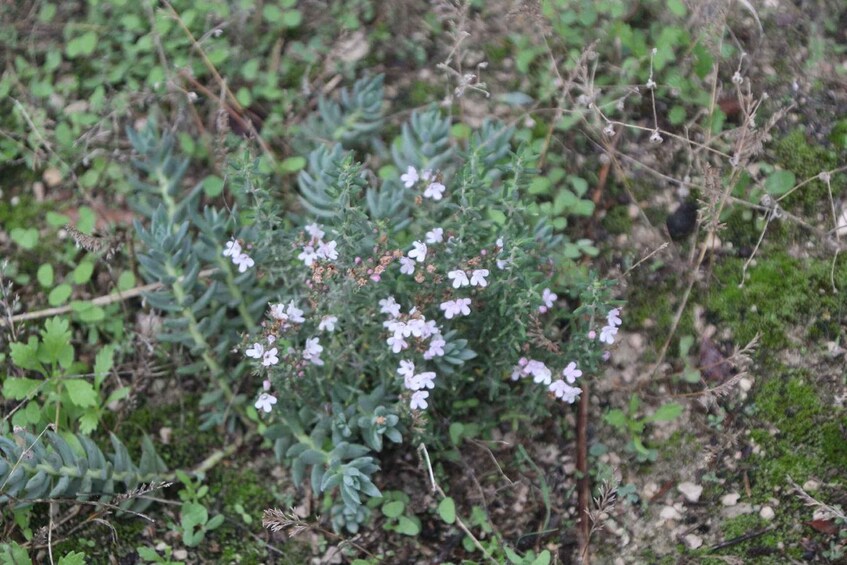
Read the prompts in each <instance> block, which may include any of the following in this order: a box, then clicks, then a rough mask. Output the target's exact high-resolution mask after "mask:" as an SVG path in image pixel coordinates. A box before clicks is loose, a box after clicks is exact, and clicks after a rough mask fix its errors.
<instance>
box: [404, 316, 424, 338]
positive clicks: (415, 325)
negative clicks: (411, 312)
mask: <svg viewBox="0 0 847 565" xmlns="http://www.w3.org/2000/svg"><path fill="white" fill-rule="evenodd" d="M406 330H408V332H409V335H411V336H414V337H423V335H424V333H426V331H427V327H426V320H423V319H421V318H412V319H411V320H409V321H408V322H406ZM406 337H409V336H406Z"/></svg>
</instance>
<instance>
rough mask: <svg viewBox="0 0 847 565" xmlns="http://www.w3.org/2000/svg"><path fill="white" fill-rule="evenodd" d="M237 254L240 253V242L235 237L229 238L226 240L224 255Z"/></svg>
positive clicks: (232, 255) (235, 255)
mask: <svg viewBox="0 0 847 565" xmlns="http://www.w3.org/2000/svg"><path fill="white" fill-rule="evenodd" d="M238 255H241V244H240V243H238V241H236V240H235V239H230V240H229V241H228V242H226V248H225V249H224V257H237V256H238Z"/></svg>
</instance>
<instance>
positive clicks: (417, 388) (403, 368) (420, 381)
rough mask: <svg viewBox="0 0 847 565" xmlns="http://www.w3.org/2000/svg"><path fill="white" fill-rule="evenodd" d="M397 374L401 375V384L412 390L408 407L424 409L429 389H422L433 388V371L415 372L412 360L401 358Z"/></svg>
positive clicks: (426, 404)
mask: <svg viewBox="0 0 847 565" xmlns="http://www.w3.org/2000/svg"><path fill="white" fill-rule="evenodd" d="M397 374H398V375H400V376H401V377H403V386H404V387H405V388H406V390H410V391H412V398H411V400H410V401H409V407H410V408H411V409H412V410H426V408H427V406H429V404H428V403H427V401H426V399H427V398H429V391H427V390H424V389H430V390H432V389H433V388H435V376H436V375H435V372H433V371H422V372H420V373H416V372H415V364H414V363H413V362H412V361H407V360H401V361H400V367H399V368H398V369H397Z"/></svg>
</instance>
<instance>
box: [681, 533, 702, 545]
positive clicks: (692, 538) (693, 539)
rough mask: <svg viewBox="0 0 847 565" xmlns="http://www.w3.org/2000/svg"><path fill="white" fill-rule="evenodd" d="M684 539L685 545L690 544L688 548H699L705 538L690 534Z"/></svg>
mask: <svg viewBox="0 0 847 565" xmlns="http://www.w3.org/2000/svg"><path fill="white" fill-rule="evenodd" d="M682 539H683V540H684V541H685V545H686V546H688V549H697V548H698V547H700V546H701V545H703V538H701V537H700V536H698V535H694V534H688V535H687V536H685V537H684V538H682Z"/></svg>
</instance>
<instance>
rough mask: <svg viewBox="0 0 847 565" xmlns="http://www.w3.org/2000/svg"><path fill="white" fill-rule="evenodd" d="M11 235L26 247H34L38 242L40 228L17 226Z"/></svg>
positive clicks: (13, 239) (16, 241)
mask: <svg viewBox="0 0 847 565" xmlns="http://www.w3.org/2000/svg"><path fill="white" fill-rule="evenodd" d="M9 237H11V238H12V241H14V242H15V243H17V244H18V245H20V246H21V247H23V248H24V249H34V248H35V246H36V244H37V243H38V230H37V229H35V228H15V229H13V230H12V231H10V232H9Z"/></svg>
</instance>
